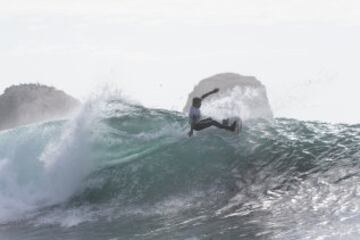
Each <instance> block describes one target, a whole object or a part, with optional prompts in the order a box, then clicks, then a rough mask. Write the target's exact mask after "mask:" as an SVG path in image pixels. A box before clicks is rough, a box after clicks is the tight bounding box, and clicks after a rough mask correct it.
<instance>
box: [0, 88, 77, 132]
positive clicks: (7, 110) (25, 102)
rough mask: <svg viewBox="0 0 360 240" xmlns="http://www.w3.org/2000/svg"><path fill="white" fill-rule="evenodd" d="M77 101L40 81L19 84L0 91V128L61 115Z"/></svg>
mask: <svg viewBox="0 0 360 240" xmlns="http://www.w3.org/2000/svg"><path fill="white" fill-rule="evenodd" d="M79 104H80V102H79V101H78V100H76V99H75V98H73V97H71V96H69V95H67V94H66V93H64V92H63V91H60V90H57V89H55V88H53V87H48V86H44V85H39V84H21V85H17V86H11V87H9V88H7V89H6V90H5V91H4V93H3V94H2V95H0V130H3V129H7V128H13V127H16V126H19V125H23V124H29V123H34V122H39V121H45V120H49V119H57V118H64V117H67V116H68V115H69V114H71V113H72V112H73V111H74V110H75V109H76V108H77V107H78V106H79Z"/></svg>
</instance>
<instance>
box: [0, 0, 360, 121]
mask: <svg viewBox="0 0 360 240" xmlns="http://www.w3.org/2000/svg"><path fill="white" fill-rule="evenodd" d="M359 10H360V3H358V2H357V1H352V0H344V1H340V0H326V1H325V0H314V1H310V0H305V1H283V0H255V1H254V0H252V1H235V0H222V1H219V0H207V1H203V0H193V1H189V0H182V1H177V0H172V1H165V0H155V1H144V0H132V1H128V0H125V1H112V0H106V1H85V0H75V1H69V0H63V1H60V0H47V1H43V0H33V1H25V0H12V1H8V0H1V1H0V30H1V32H2V37H1V38H0V92H2V91H3V90H4V89H5V88H6V87H8V86H10V85H13V84H19V83H28V82H35V83H36V82H39V83H42V84H47V85H51V86H54V87H56V88H59V89H61V90H64V91H65V92H67V93H69V94H71V95H73V96H75V97H77V98H79V99H82V100H86V98H87V97H88V96H89V95H90V96H91V95H92V94H96V92H97V91H100V90H101V88H103V86H104V85H107V86H111V88H115V87H117V88H119V89H121V90H122V91H123V93H124V94H125V95H127V96H129V97H130V98H132V99H134V100H136V101H139V102H140V103H142V104H143V105H145V106H148V107H159V108H167V109H173V110H179V111H180V110H181V109H182V108H183V106H184V104H185V101H186V98H187V95H188V93H189V92H190V91H191V90H192V89H193V86H194V85H195V84H196V83H197V82H198V81H200V80H201V79H204V78H206V77H209V76H212V75H214V74H217V73H221V72H235V73H240V74H242V75H250V76H255V77H256V78H257V79H259V80H260V81H261V82H262V83H263V84H264V85H265V86H266V88H267V92H268V96H269V100H270V104H271V106H272V108H273V112H274V114H275V116H276V117H290V118H297V119H305V120H320V121H330V122H346V123H358V122H359V120H360V114H359V112H358V111H357V105H355V104H356V103H358V102H360V95H359V94H358V89H359V86H360V84H359V81H358V79H359V77H360V73H359V71H358V66H357V65H358V63H359V60H360V59H359V54H360V47H359V44H358V43H359V42H360V15H359V14H358V13H359Z"/></svg>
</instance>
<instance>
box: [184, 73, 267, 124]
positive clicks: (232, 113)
mask: <svg viewBox="0 0 360 240" xmlns="http://www.w3.org/2000/svg"><path fill="white" fill-rule="evenodd" d="M214 88H219V89H220V91H219V92H218V93H217V94H214V95H211V96H209V97H208V98H207V99H206V100H204V101H203V105H202V108H201V110H202V113H203V114H204V115H209V116H214V117H218V118H227V117H241V118H243V119H245V120H247V119H254V118H265V119H271V118H273V113H272V110H271V107H270V103H269V100H268V97H267V94H266V89H265V86H264V85H263V84H262V83H261V82H260V81H259V80H257V79H256V78H255V77H251V76H242V75H240V74H236V73H221V74H217V75H214V76H212V77H209V78H206V79H203V80H201V81H200V82H199V83H198V84H197V85H196V86H195V87H194V89H193V91H192V92H191V93H190V94H189V97H188V99H187V102H186V105H185V107H184V112H185V113H187V112H188V109H189V108H190V106H191V103H192V99H193V97H200V96H201V95H202V94H204V93H206V92H208V91H211V90H212V89H214Z"/></svg>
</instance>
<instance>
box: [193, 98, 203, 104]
mask: <svg viewBox="0 0 360 240" xmlns="http://www.w3.org/2000/svg"><path fill="white" fill-rule="evenodd" d="M199 102H201V98H199V97H194V98H193V99H192V104H193V105H194V104H196V103H199Z"/></svg>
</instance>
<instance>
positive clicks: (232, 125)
mask: <svg viewBox="0 0 360 240" xmlns="http://www.w3.org/2000/svg"><path fill="white" fill-rule="evenodd" d="M230 129H231V131H233V132H234V131H235V129H236V121H235V122H233V124H231V126H230Z"/></svg>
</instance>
